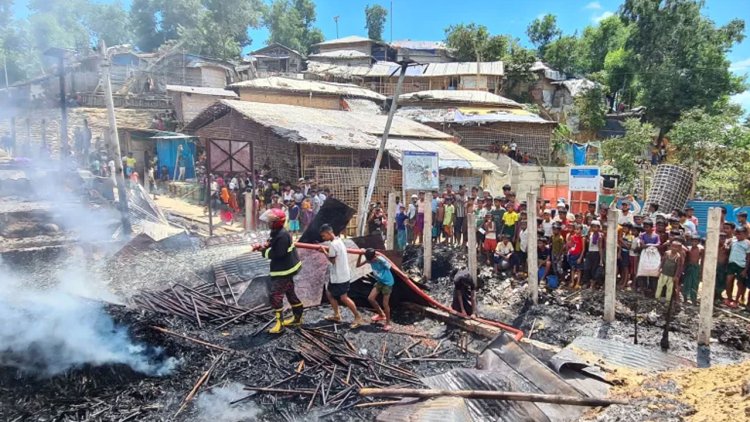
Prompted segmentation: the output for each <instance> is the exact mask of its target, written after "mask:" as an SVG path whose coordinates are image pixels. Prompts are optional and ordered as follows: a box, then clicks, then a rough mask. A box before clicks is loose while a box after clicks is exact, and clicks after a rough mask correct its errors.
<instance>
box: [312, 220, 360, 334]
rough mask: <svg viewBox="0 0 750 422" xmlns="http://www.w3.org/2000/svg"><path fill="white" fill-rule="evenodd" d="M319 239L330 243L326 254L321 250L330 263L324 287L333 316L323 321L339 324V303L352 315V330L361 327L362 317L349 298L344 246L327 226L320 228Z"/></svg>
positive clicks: (347, 260)
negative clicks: (328, 274) (329, 276)
mask: <svg viewBox="0 0 750 422" xmlns="http://www.w3.org/2000/svg"><path fill="white" fill-rule="evenodd" d="M320 237H321V238H323V240H324V241H326V242H330V244H329V245H328V252H327V253H326V252H325V251H324V250H321V252H323V253H324V254H325V255H326V257H327V258H328V260H329V261H330V262H331V264H332V265H331V278H330V281H329V283H328V285H327V286H326V296H327V297H328V302H330V303H331V308H333V315H330V316H327V317H326V318H325V319H326V320H328V321H333V322H341V313H340V311H339V303H342V304H344V306H346V307H347V308H349V310H350V311H351V312H352V314H353V315H354V322H352V325H351V327H352V328H358V327H361V326H362V324H364V320H362V316H361V315H360V314H359V312H357V305H355V304H354V302H353V301H352V300H351V299H350V298H349V296H348V293H349V280H350V279H351V271H350V270H349V257H348V256H347V252H346V246H345V245H344V242H343V241H342V240H341V238H339V237H336V235H335V234H334V233H333V228H332V227H331V226H330V225H328V224H323V225H322V226H321V227H320Z"/></svg>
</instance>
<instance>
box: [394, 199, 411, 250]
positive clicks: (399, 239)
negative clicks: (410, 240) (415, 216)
mask: <svg viewBox="0 0 750 422" xmlns="http://www.w3.org/2000/svg"><path fill="white" fill-rule="evenodd" d="M408 219H409V215H408V214H406V207H405V206H404V205H399V207H398V213H396V249H397V250H399V251H403V250H404V248H405V247H406V221H407V220H408Z"/></svg>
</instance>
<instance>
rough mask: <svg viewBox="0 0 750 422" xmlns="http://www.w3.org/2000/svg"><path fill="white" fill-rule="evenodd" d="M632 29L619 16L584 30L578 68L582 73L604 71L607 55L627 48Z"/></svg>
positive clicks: (611, 17)
mask: <svg viewBox="0 0 750 422" xmlns="http://www.w3.org/2000/svg"><path fill="white" fill-rule="evenodd" d="M629 31H630V27H629V26H628V25H626V24H625V23H623V21H622V20H621V19H620V17H619V16H610V17H608V18H605V19H602V20H601V21H600V22H599V23H598V24H597V25H595V26H587V27H586V28H585V29H584V30H583V34H582V35H581V38H580V42H579V49H578V51H579V54H578V57H577V59H578V66H579V68H580V71H581V72H584V73H594V72H599V71H601V70H604V65H605V61H606V58H607V55H608V54H610V53H611V52H613V51H617V50H621V49H623V48H624V47H625V42H626V41H627V39H628V34H629Z"/></svg>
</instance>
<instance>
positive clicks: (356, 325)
mask: <svg viewBox="0 0 750 422" xmlns="http://www.w3.org/2000/svg"><path fill="white" fill-rule="evenodd" d="M363 325H365V322H364V321H363V320H362V318H360V319H355V320H354V322H352V325H350V326H349V327H350V328H352V329H355V328H359V327H361V326H363Z"/></svg>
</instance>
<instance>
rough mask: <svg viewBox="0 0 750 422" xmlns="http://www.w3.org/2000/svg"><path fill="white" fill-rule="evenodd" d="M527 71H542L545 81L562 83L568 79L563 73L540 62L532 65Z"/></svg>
mask: <svg viewBox="0 0 750 422" xmlns="http://www.w3.org/2000/svg"><path fill="white" fill-rule="evenodd" d="M529 71H531V72H539V71H544V77H545V78H547V79H552V80H553V81H564V80H565V79H568V76H567V75H566V74H565V73H563V72H560V71H559V70H555V69H553V68H551V67H549V66H547V65H546V64H544V63H543V62H541V61H536V62H534V65H533V66H531V67H530V68H529Z"/></svg>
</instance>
